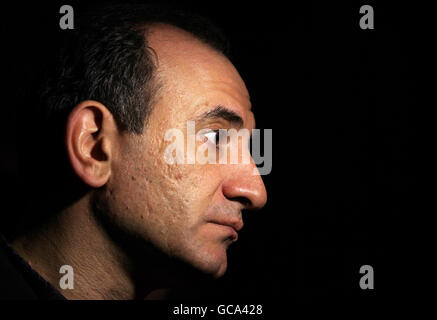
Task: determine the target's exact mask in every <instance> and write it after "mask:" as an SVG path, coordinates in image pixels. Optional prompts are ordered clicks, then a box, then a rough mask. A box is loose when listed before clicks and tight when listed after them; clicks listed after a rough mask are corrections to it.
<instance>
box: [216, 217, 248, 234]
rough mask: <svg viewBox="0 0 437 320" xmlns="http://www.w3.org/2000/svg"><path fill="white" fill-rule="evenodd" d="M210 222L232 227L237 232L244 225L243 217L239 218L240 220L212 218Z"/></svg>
mask: <svg viewBox="0 0 437 320" xmlns="http://www.w3.org/2000/svg"><path fill="white" fill-rule="evenodd" d="M210 222H212V223H216V224H221V225H224V226H229V227H232V228H233V229H234V230H235V231H236V232H238V231H240V230H241V229H242V228H243V226H244V223H243V220H241V219H238V220H212V221H210Z"/></svg>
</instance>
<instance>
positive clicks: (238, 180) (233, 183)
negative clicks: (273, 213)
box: [222, 161, 267, 210]
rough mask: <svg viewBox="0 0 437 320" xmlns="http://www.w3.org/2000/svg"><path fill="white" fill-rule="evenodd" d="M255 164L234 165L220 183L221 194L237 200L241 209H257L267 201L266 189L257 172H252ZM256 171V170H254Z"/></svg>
mask: <svg viewBox="0 0 437 320" xmlns="http://www.w3.org/2000/svg"><path fill="white" fill-rule="evenodd" d="M254 169H256V166H255V164H254V163H253V161H251V163H250V164H245V165H235V167H234V168H233V170H231V172H229V174H228V177H227V178H226V179H225V181H224V182H223V185H222V188H223V189H222V190H223V195H224V196H225V197H226V198H228V199H229V200H232V201H238V202H240V203H241V204H242V205H243V209H248V210H258V209H261V208H262V207H263V206H264V205H265V204H266V202H267V191H266V188H265V186H264V182H263V180H262V178H261V176H260V175H259V174H254ZM256 172H258V170H256Z"/></svg>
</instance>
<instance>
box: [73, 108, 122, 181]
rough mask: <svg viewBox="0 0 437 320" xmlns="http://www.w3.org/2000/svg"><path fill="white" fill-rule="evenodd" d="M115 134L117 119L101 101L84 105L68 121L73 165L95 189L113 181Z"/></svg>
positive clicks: (79, 174) (82, 178) (78, 173)
mask: <svg viewBox="0 0 437 320" xmlns="http://www.w3.org/2000/svg"><path fill="white" fill-rule="evenodd" d="M114 132H116V125H115V121H114V118H113V117H112V115H111V113H110V112H109V110H108V109H107V108H106V107H105V106H104V105H103V104H101V103H99V102H97V101H92V100H87V101H83V102H81V103H80V104H79V105H77V106H76V107H75V108H74V109H73V111H72V112H71V113H70V115H69V117H68V119H67V124H66V132H65V144H66V148H67V154H68V158H69V160H70V164H71V166H72V168H73V171H74V172H75V173H76V175H77V176H78V177H79V178H80V179H81V180H82V181H83V182H84V183H85V184H87V185H89V186H91V187H94V188H99V187H101V186H103V185H105V184H106V182H107V181H108V180H109V177H110V175H111V159H112V152H113V148H112V146H113V144H114Z"/></svg>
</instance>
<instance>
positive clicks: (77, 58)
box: [42, 3, 229, 133]
mask: <svg viewBox="0 0 437 320" xmlns="http://www.w3.org/2000/svg"><path fill="white" fill-rule="evenodd" d="M153 23H167V24H170V25H173V26H176V27H179V28H181V29H184V30H185V31H188V32H189V33H191V34H192V35H193V36H194V37H196V38H198V39H200V40H201V41H203V42H205V43H207V44H208V45H210V46H211V47H212V48H214V49H215V50H217V51H219V52H221V53H223V54H224V55H225V56H228V53H229V45H228V41H227V39H226V38H225V36H224V35H223V33H222V32H221V30H220V29H219V28H218V27H217V26H216V25H215V24H213V23H212V22H211V21H210V20H209V19H206V18H205V17H202V16H200V15H198V14H193V13H188V12H186V11H183V10H181V9H180V8H175V7H170V6H162V5H156V4H154V5H150V4H135V3H130V4H112V5H105V6H104V7H101V6H100V7H98V8H97V7H96V8H92V9H90V10H89V11H88V12H85V13H84V14H83V15H81V17H80V19H79V20H78V21H77V22H76V23H75V29H74V30H71V31H72V32H69V33H70V34H69V36H68V37H66V38H65V41H64V45H63V46H62V49H61V52H60V56H59V63H58V65H57V66H56V68H55V70H54V73H52V74H51V75H50V77H49V80H48V81H47V83H46V84H45V88H44V90H43V94H42V105H43V108H45V109H46V112H47V114H48V115H49V116H51V117H52V116H56V118H59V117H61V118H64V119H66V115H67V114H68V113H69V112H70V111H71V110H72V109H73V108H74V106H76V105H77V104H78V103H80V102H81V101H84V100H88V99H92V100H97V101H99V102H101V103H103V104H104V105H105V106H106V107H107V108H108V109H109V111H110V112H111V113H112V114H113V116H114V118H115V121H116V122H117V125H118V126H119V127H120V128H121V129H122V130H126V131H128V132H135V133H141V132H142V130H143V125H144V122H145V121H146V119H147V116H148V114H149V113H150V111H151V108H152V106H153V98H154V95H155V92H156V89H157V83H156V81H153V80H154V74H155V71H156V63H155V62H156V60H155V55H154V52H153V49H151V48H150V47H149V46H148V39H147V35H146V34H147V32H146V31H147V28H148V27H150V26H151V25H152V24H153ZM56 121H59V119H57V120H56Z"/></svg>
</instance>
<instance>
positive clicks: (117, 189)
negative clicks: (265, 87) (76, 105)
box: [105, 25, 267, 277]
mask: <svg viewBox="0 0 437 320" xmlns="http://www.w3.org/2000/svg"><path fill="white" fill-rule="evenodd" d="M148 39H149V45H150V46H151V47H152V48H153V49H154V50H155V51H156V53H157V56H158V60H159V66H158V70H157V74H159V81H160V82H161V83H162V89H161V91H160V93H159V97H158V99H157V101H156V103H155V105H154V109H153V112H152V113H151V115H150V117H149V119H148V121H147V125H146V127H145V129H144V132H143V133H142V134H141V135H134V134H126V135H123V136H122V138H121V144H120V148H119V154H118V156H117V157H115V158H114V162H113V166H112V174H111V178H110V180H109V182H108V184H107V188H106V197H105V198H106V201H107V205H108V207H109V208H110V212H109V213H108V214H111V215H112V218H113V220H114V221H116V223H117V224H118V225H119V226H120V227H121V228H123V229H125V230H128V231H129V232H131V233H134V234H135V235H137V236H139V237H141V238H143V239H145V240H147V241H149V242H150V243H152V244H153V245H155V246H156V247H157V248H158V249H160V250H161V251H163V252H164V253H165V254H167V255H169V256H171V257H175V258H178V259H181V260H183V261H185V262H188V263H189V264H191V265H192V266H194V267H195V268H197V269H200V270H201V271H203V272H205V273H207V274H211V275H213V276H215V277H219V276H221V275H222V274H223V273H224V272H225V270H226V266H227V258H226V250H227V248H228V246H229V245H230V244H231V243H232V242H234V241H235V240H236V230H239V229H240V228H241V227H242V225H243V220H242V214H241V210H242V209H257V208H260V207H262V206H263V205H264V204H265V202H266V197H267V196H266V190H265V187H264V184H263V182H262V179H261V177H260V176H259V175H254V174H253V170H254V168H255V165H254V163H253V161H252V162H251V163H250V164H243V163H240V164H200V163H198V162H196V163H194V164H169V163H167V162H166V160H165V157H164V152H165V149H166V147H167V146H168V145H169V143H170V142H169V141H165V139H164V136H165V133H166V131H167V130H168V129H172V128H176V129H180V130H182V132H184V135H185V138H186V139H187V138H190V137H187V136H186V134H187V131H186V127H187V121H189V120H192V121H196V122H195V126H196V132H198V130H201V129H206V128H209V129H211V130H218V129H231V128H235V129H237V130H238V129H240V128H246V129H249V130H251V129H253V127H254V125H255V122H254V116H253V113H252V112H251V111H250V108H251V104H250V100H249V94H248V92H247V89H246V87H245V85H244V82H243V81H242V79H241V78H240V76H239V74H238V72H237V71H236V69H235V68H234V66H233V65H232V64H231V63H230V62H229V60H227V59H226V58H225V57H224V56H222V55H221V54H220V53H218V52H216V51H214V50H213V49H211V48H210V47H208V46H207V45H205V44H203V43H201V42H200V41H198V40H196V39H195V38H193V37H192V36H191V35H189V34H188V33H186V32H184V31H182V30H179V29H177V28H174V27H170V26H166V25H157V26H155V27H153V28H152V29H151V30H150V31H149V35H148ZM217 106H221V107H222V109H227V110H229V111H230V112H233V113H235V114H236V115H238V116H239V117H241V119H242V120H243V121H242V123H238V121H229V117H226V116H225V117H222V116H221V115H220V114H218V115H217V116H214V117H206V118H204V119H203V120H199V119H202V116H203V115H205V114H206V113H208V112H209V111H212V110H214V109H216V108H217ZM206 139H208V138H206ZM199 144H201V142H199V141H196V145H199ZM235 229H236V230H235Z"/></svg>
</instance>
